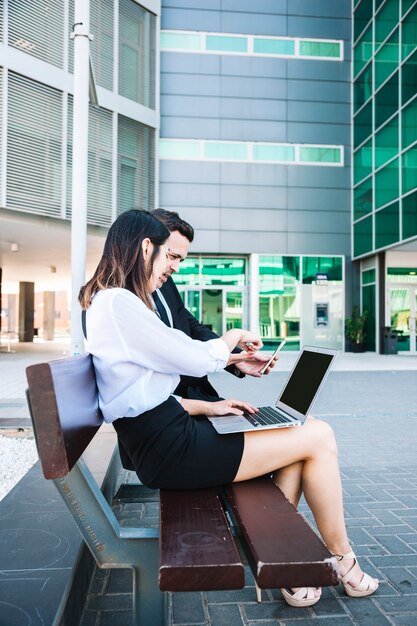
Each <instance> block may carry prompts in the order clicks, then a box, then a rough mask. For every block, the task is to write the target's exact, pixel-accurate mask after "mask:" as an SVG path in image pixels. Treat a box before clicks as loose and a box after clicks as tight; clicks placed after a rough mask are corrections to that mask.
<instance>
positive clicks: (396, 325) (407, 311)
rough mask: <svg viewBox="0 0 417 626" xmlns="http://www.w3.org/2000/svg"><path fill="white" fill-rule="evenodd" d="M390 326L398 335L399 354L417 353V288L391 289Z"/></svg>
mask: <svg viewBox="0 0 417 626" xmlns="http://www.w3.org/2000/svg"><path fill="white" fill-rule="evenodd" d="M389 315H390V326H391V328H392V329H394V330H396V331H397V334H398V352H413V353H414V352H416V315H417V288H416V287H414V286H408V285H407V286H406V285H401V286H398V287H391V288H390V309H389Z"/></svg>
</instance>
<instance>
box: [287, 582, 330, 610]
mask: <svg viewBox="0 0 417 626" xmlns="http://www.w3.org/2000/svg"><path fill="white" fill-rule="evenodd" d="M316 588H317V587H301V588H300V589H299V590H298V591H294V592H293V591H291V589H280V591H281V593H282V595H283V596H284V600H285V602H286V603H287V604H289V605H290V606H296V607H298V608H302V607H307V606H313V604H317V602H318V601H319V600H320V598H321V594H320V595H319V597H318V598H316V596H315V595H314V590H315V589H316Z"/></svg>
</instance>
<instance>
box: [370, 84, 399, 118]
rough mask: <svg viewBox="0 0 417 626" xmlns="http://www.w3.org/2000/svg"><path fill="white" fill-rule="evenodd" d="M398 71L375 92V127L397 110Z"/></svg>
mask: <svg viewBox="0 0 417 626" xmlns="http://www.w3.org/2000/svg"><path fill="white" fill-rule="evenodd" d="M398 106H399V105H398V72H396V73H395V74H394V76H392V77H391V78H390V79H389V80H388V81H387V82H386V83H385V85H384V86H383V87H381V89H380V90H379V91H378V92H377V93H376V94H375V128H378V127H379V126H381V125H382V124H383V123H384V122H386V121H387V119H388V118H390V117H391V115H393V114H394V113H396V112H397V111H398Z"/></svg>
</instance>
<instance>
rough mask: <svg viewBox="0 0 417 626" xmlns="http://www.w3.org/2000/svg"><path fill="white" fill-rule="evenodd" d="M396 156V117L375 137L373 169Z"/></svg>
mask: <svg viewBox="0 0 417 626" xmlns="http://www.w3.org/2000/svg"><path fill="white" fill-rule="evenodd" d="M397 155H398V115H397V116H395V118H394V119H393V120H391V121H390V122H389V123H388V124H387V125H386V126H384V127H383V128H382V129H381V130H380V131H379V132H378V133H377V134H376V135H375V167H376V168H378V167H380V166H381V165H383V164H384V163H386V162H387V161H389V160H390V159H392V158H394V157H395V156H397Z"/></svg>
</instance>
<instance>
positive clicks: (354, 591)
mask: <svg viewBox="0 0 417 626" xmlns="http://www.w3.org/2000/svg"><path fill="white" fill-rule="evenodd" d="M335 557H336V558H337V560H338V561H342V560H343V559H353V560H354V561H353V565H352V567H351V568H350V570H349V571H348V572H347V573H346V574H345V575H344V576H341V578H340V582H341V583H342V585H343V586H344V588H345V591H346V594H347V595H348V596H350V597H351V598H364V597H366V596H370V595H371V594H373V593H374V592H375V591H376V590H377V589H378V584H379V581H378V580H377V579H376V578H371V576H369V574H365V572H362V570H361V568H360V567H359V563H358V561H357V559H356V555H355V553H354V552H348V553H347V554H342V555H337V554H335ZM355 574H362V578H361V580H360V582H359V583H358V584H357V585H356V587H353V586H352V585H351V584H350V580H351V579H352V578H353V576H354V575H355Z"/></svg>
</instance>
